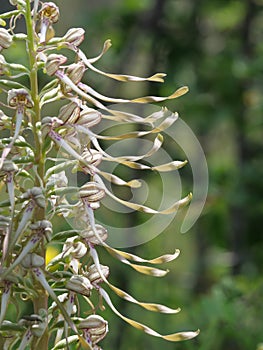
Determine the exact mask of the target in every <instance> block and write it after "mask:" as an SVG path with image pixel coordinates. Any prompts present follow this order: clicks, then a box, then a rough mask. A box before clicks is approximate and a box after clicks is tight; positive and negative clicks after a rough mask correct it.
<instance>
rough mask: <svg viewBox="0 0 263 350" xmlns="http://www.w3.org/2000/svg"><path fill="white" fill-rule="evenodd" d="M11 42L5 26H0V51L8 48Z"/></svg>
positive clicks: (10, 36)
mask: <svg viewBox="0 0 263 350" xmlns="http://www.w3.org/2000/svg"><path fill="white" fill-rule="evenodd" d="M11 43H12V35H10V34H9V33H8V31H7V30H6V29H5V28H0V51H1V50H2V49H8V48H9V46H10V45H11Z"/></svg>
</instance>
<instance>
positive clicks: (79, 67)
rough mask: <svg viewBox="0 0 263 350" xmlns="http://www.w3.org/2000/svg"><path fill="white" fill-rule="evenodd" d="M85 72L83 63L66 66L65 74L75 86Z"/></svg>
mask: <svg viewBox="0 0 263 350" xmlns="http://www.w3.org/2000/svg"><path fill="white" fill-rule="evenodd" d="M85 71H86V67H85V65H84V63H83V62H78V63H72V64H70V65H69V66H68V68H67V70H66V74H67V76H68V77H69V79H70V80H71V81H72V82H73V84H75V85H77V84H78V83H79V82H80V81H81V79H82V78H83V75H84V73H85Z"/></svg>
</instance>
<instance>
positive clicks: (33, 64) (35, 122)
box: [25, 0, 49, 350]
mask: <svg viewBox="0 0 263 350" xmlns="http://www.w3.org/2000/svg"><path fill="white" fill-rule="evenodd" d="M25 20H26V29H27V51H28V57H29V67H30V90H31V97H32V100H33V102H34V107H33V113H32V131H33V135H34V142H35V164H36V166H37V176H36V177H35V186H37V187H39V186H41V185H42V184H43V182H44V174H45V167H44V164H45V159H44V154H43V151H42V148H43V144H42V138H41V135H40V133H39V130H38V126H39V124H40V122H41V111H40V105H39V94H38V68H37V42H36V34H35V32H34V24H35V23H34V22H33V19H32V15H31V6H30V0H26V13H25ZM34 217H35V220H36V221H38V220H43V219H45V209H42V208H38V209H37V210H36V212H35V215H34ZM37 253H38V254H39V255H41V256H42V257H43V258H45V255H46V251H45V247H44V245H43V244H41V245H40V246H39V248H38V251H37ZM36 289H37V290H38V297H37V298H35V299H34V300H33V304H34V312H35V313H38V312H39V310H40V309H45V310H46V311H47V308H48V295H47V292H46V290H45V289H44V288H43V287H42V286H41V285H40V284H38V285H37V286H36ZM48 339H49V334H48V330H46V332H45V333H44V334H43V336H42V337H41V339H40V340H39V339H37V338H36V339H35V338H34V339H33V344H32V348H34V345H36V343H37V349H38V350H47V349H48Z"/></svg>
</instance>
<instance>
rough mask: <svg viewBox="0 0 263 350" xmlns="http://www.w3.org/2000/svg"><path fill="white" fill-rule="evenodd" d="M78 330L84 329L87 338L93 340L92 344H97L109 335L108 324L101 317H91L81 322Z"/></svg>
mask: <svg viewBox="0 0 263 350" xmlns="http://www.w3.org/2000/svg"><path fill="white" fill-rule="evenodd" d="M78 328H79V329H83V331H84V335H85V337H87V338H88V339H89V340H91V342H92V344H96V343H98V342H99V341H101V340H102V339H103V338H104V337H105V336H106V334H107V333H108V322H107V321H106V320H104V318H102V317H101V316H99V315H90V316H88V317H87V318H86V319H84V320H82V321H80V323H79V326H78Z"/></svg>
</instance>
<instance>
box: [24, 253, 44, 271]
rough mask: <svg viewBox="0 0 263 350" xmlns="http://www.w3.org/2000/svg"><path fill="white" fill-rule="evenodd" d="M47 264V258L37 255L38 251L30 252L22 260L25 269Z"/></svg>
mask: <svg viewBox="0 0 263 350" xmlns="http://www.w3.org/2000/svg"><path fill="white" fill-rule="evenodd" d="M44 264H45V259H44V258H43V257H42V256H40V255H37V254H36V253H28V254H27V255H26V256H25V257H24V259H23V260H22V261H21V265H22V266H23V267H24V268H25V269H31V268H33V267H40V266H43V265H44Z"/></svg>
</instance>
